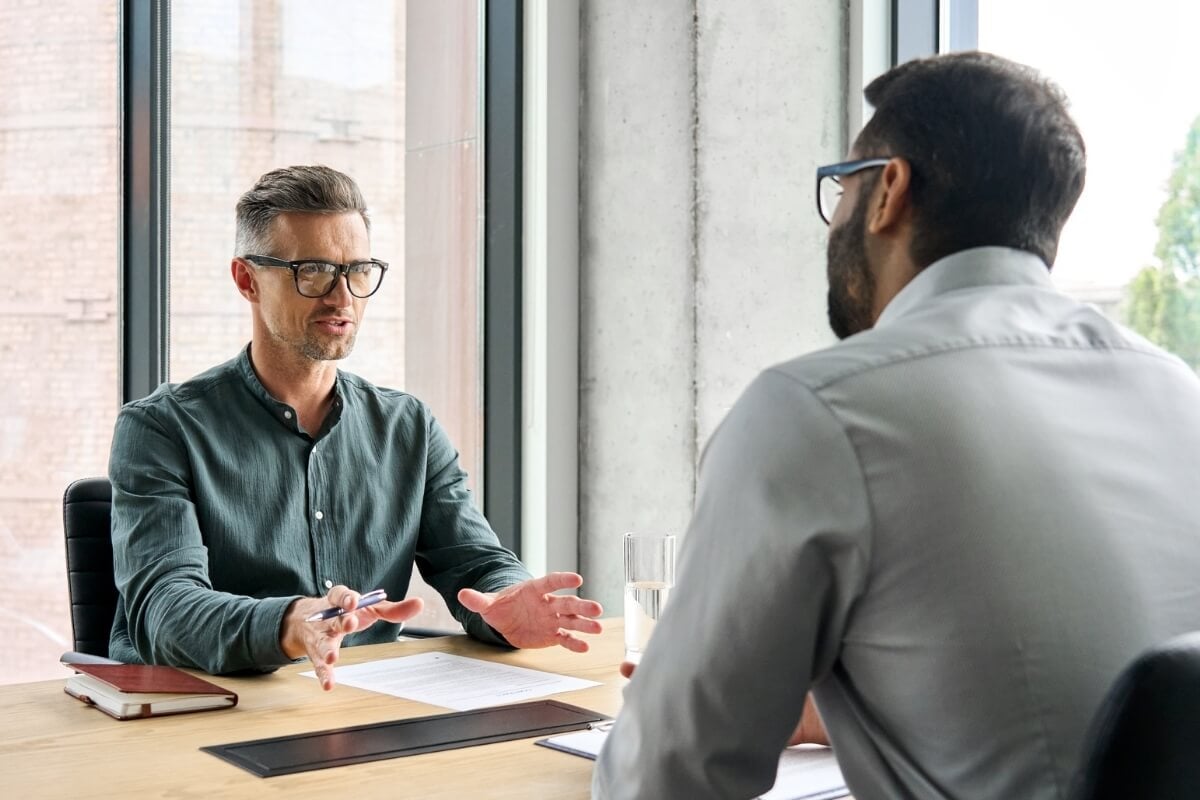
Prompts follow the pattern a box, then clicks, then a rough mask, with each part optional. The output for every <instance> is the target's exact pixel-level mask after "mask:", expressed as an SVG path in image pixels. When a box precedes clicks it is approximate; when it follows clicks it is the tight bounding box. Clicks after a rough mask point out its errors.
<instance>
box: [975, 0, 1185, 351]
mask: <svg viewBox="0 0 1200 800" xmlns="http://www.w3.org/2000/svg"><path fill="white" fill-rule="evenodd" d="M978 13H979V17H978V18H979V47H980V49H983V50H989V51H992V52H994V53H998V54H1000V55H1003V56H1006V57H1008V58H1012V59H1014V60H1016V61H1020V62H1023V63H1026V64H1029V65H1030V66H1033V67H1035V68H1037V69H1038V70H1040V71H1041V72H1043V73H1044V74H1046V75H1048V76H1049V77H1050V78H1052V79H1053V80H1054V81H1056V82H1057V83H1058V84H1059V85H1060V86H1062V88H1063V89H1064V90H1065V91H1066V93H1067V95H1068V96H1069V97H1070V99H1071V110H1072V113H1073V115H1074V117H1075V120H1076V122H1077V123H1078V125H1079V127H1080V129H1081V130H1082V132H1083V137H1084V141H1085V142H1086V144H1087V149H1088V174H1087V185H1086V187H1085V188H1084V192H1083V196H1082V197H1081V198H1080V201H1079V205H1078V206H1077V208H1076V210H1075V213H1074V214H1073V215H1072V217H1071V219H1070V221H1069V222H1068V223H1067V226H1066V228H1065V229H1064V231H1063V238H1062V244H1061V247H1060V249H1059V255H1058V261H1057V263H1056V264H1055V267H1054V272H1053V275H1054V279H1055V282H1056V283H1057V284H1058V285H1059V287H1060V288H1062V289H1063V290H1065V291H1067V292H1069V293H1071V294H1074V295H1076V296H1078V297H1080V298H1081V299H1084V300H1088V301H1090V302H1094V303H1096V304H1097V305H1099V306H1101V307H1102V308H1104V309H1105V310H1106V311H1108V312H1109V313H1110V314H1111V315H1113V316H1114V317H1116V318H1118V319H1120V320H1121V321H1123V322H1126V323H1127V324H1129V325H1131V326H1132V327H1133V328H1134V329H1135V330H1137V331H1138V332H1139V333H1142V334H1143V335H1146V336H1148V337H1149V338H1151V339H1152V340H1154V341H1156V342H1157V343H1158V344H1161V345H1163V346H1164V347H1166V348H1168V349H1170V350H1172V351H1173V352H1175V353H1177V354H1178V355H1180V356H1181V357H1183V358H1184V359H1185V360H1186V361H1188V362H1189V363H1190V364H1191V365H1192V367H1193V368H1200V91H1196V90H1194V80H1193V77H1192V76H1195V75H1197V74H1200V51H1198V50H1197V49H1196V47H1195V42H1194V39H1195V32H1196V31H1197V30H1200V3H1196V2H1195V0H1144V2H1141V3H1138V4H1137V5H1136V6H1132V5H1131V6H1108V5H1102V4H1096V3H1092V2H1087V1H1086V0H978Z"/></svg>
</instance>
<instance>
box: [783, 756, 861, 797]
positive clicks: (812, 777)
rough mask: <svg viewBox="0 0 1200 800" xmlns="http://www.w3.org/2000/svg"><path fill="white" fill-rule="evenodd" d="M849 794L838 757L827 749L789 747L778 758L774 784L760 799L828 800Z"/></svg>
mask: <svg viewBox="0 0 1200 800" xmlns="http://www.w3.org/2000/svg"><path fill="white" fill-rule="evenodd" d="M848 794H850V792H849V790H848V789H847V788H846V781H845V779H843V778H842V771H841V770H840V769H838V763H837V758H835V757H834V755H833V751H832V750H830V749H829V748H828V747H819V746H815V745H811V746H810V745H799V746H798V747H789V748H787V749H786V750H784V751H783V755H781V756H780V757H779V772H778V773H776V775H775V785H774V786H773V787H771V791H769V792H767V793H766V794H764V795H763V796H762V800H799V798H804V800H827V799H828V798H833V797H845V796H846V795H848Z"/></svg>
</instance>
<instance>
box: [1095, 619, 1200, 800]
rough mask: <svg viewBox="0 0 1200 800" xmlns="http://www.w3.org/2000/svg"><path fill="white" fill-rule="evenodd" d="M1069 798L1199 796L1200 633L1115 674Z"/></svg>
mask: <svg viewBox="0 0 1200 800" xmlns="http://www.w3.org/2000/svg"><path fill="white" fill-rule="evenodd" d="M1083 752H1084V760H1083V763H1082V766H1081V768H1080V772H1079V775H1078V776H1077V779H1076V783H1075V787H1074V788H1075V791H1074V797H1075V798H1076V800H1109V799H1110V798H1112V800H1116V798H1122V799H1124V798H1131V797H1137V798H1141V800H1168V798H1172V799H1173V798H1197V797H1200V632H1195V633H1188V634H1184V635H1182V636H1178V637H1176V638H1174V639H1171V640H1170V641H1168V642H1165V643H1163V644H1161V645H1158V646H1156V647H1153V648H1151V649H1150V650H1148V651H1146V652H1145V653H1143V654H1142V655H1141V656H1140V657H1139V658H1138V659H1137V660H1136V661H1134V662H1133V664H1131V665H1130V666H1128V667H1126V669H1125V670H1124V671H1123V672H1122V673H1121V675H1120V676H1119V677H1118V678H1117V680H1116V683H1114V684H1113V687H1112V689H1110V690H1109V693H1108V696H1107V697H1106V698H1105V699H1104V702H1103V703H1102V704H1101V706H1100V710H1099V711H1098V712H1097V714H1096V717H1095V719H1094V720H1093V721H1092V727H1091V730H1090V731H1089V734H1088V739H1087V744H1086V745H1085V748H1084V751H1083Z"/></svg>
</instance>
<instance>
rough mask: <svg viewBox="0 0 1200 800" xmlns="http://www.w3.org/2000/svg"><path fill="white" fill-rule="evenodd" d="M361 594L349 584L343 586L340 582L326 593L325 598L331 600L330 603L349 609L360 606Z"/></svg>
mask: <svg viewBox="0 0 1200 800" xmlns="http://www.w3.org/2000/svg"><path fill="white" fill-rule="evenodd" d="M361 596H362V595H360V594H359V593H358V592H356V591H354V590H353V589H351V588H350V587H349V586H343V585H342V584H340V583H339V584H338V585H337V586H334V587H333V588H332V589H330V590H329V591H328V592H326V593H325V599H326V600H328V601H329V605H331V606H337V607H338V608H344V609H346V610H347V611H351V610H353V609H354V608H355V607H357V606H358V598H359V597H361Z"/></svg>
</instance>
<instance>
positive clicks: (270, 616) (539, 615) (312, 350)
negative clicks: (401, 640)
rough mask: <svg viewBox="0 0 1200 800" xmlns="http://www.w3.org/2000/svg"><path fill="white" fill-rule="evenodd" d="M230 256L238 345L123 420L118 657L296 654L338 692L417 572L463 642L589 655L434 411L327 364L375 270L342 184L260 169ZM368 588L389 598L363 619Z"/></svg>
mask: <svg viewBox="0 0 1200 800" xmlns="http://www.w3.org/2000/svg"><path fill="white" fill-rule="evenodd" d="M236 248H237V249H236V256H235V258H234V259H233V261H232V264H231V271H232V275H233V281H234V283H235V284H236V286H237V289H238V291H239V292H240V293H241V295H242V296H243V297H244V298H245V299H246V300H247V301H248V302H249V305H250V316H251V323H252V333H251V341H250V344H249V345H248V346H247V347H246V348H245V349H244V350H243V351H242V352H241V353H240V354H239V355H238V356H237V357H236V358H234V359H233V360H232V361H229V362H227V363H225V364H222V365H220V366H218V367H214V368H213V369H210V370H209V371H207V372H205V373H203V374H201V375H199V376H197V377H196V378H193V379H192V380H190V381H187V382H186V383H182V384H177V385H164V386H161V387H159V389H157V390H156V391H155V392H154V393H153V394H151V395H150V396H149V397H147V398H145V399H143V400H138V401H135V402H132V403H129V404H128V405H126V406H125V407H124V408H123V409H122V411H121V414H120V416H119V417H118V420H117V425H116V431H115V434H114V437H113V448H112V457H111V460H110V464H109V476H110V479H111V481H112V485H113V507H112V519H113V522H112V535H113V558H114V570H115V577H116V582H117V587H118V589H119V591H120V598H119V601H118V607H117V613H116V619H115V621H114V624H113V632H112V637H111V642H110V655H111V656H112V657H113V658H116V659H118V660H121V661H126V662H143V663H153V664H170V665H176V666H184V667H199V668H201V669H203V670H205V671H207V672H211V673H225V672H232V671H238V670H264V669H272V668H275V667H278V666H280V665H281V664H285V663H288V662H289V661H291V660H293V659H297V658H300V657H304V656H307V657H308V658H309V659H311V660H312V662H313V664H314V666H315V669H316V672H317V677H318V678H319V680H320V682H321V685H322V686H323V687H324V688H325V689H330V688H332V687H333V683H334V678H333V667H334V664H335V663H336V662H337V658H338V650H339V648H340V647H341V645H342V644H343V638H344V637H345V644H348V645H349V644H366V643H374V642H383V641H394V640H395V639H396V636H397V634H398V632H399V631H400V629H401V627H402V625H403V622H404V621H405V620H406V619H409V618H411V617H412V616H413V615H414V614H416V613H417V612H418V611H419V610H420V609H421V600H420V599H419V598H411V599H408V600H402V599H401V598H403V596H404V594H405V592H406V591H407V587H408V583H409V578H410V577H411V574H412V568H413V565H414V563H416V564H417V565H418V566H419V567H420V569H421V573H422V575H423V576H424V577H425V579H426V580H427V581H428V582H429V583H430V584H431V585H432V586H433V587H434V588H435V589H437V590H438V591H439V592H440V593H441V594H442V596H443V597H444V598H445V599H446V602H447V603H448V605H449V607H450V609H451V611H452V612H453V613H454V615H455V617H456V618H457V619H458V620H459V621H460V622H462V623H463V625H464V627H465V628H466V629H467V631H468V632H469V633H470V634H472V635H474V636H476V637H478V638H480V639H482V640H484V641H489V642H493V643H496V644H506V645H512V646H516V647H545V646H549V645H553V644H559V645H562V646H563V647H566V648H568V649H570V650H574V651H580V652H582V651H583V650H586V649H587V644H586V643H585V642H584V641H583V640H581V639H579V638H578V637H577V636H575V635H574V632H576V631H582V632H586V633H597V632H599V630H600V623H599V622H597V621H596V619H595V618H596V617H598V616H599V615H600V613H601V609H600V606H599V604H597V603H595V602H593V601H590V600H584V599H581V598H577V597H572V596H565V595H556V594H553V592H555V591H557V590H560V589H569V588H576V587H578V586H579V585H580V584H581V583H582V579H581V578H580V576H579V575H577V574H574V573H551V574H550V575H547V576H545V577H542V578H538V579H533V578H531V577H530V575H529V573H528V572H527V571H526V569H525V568H524V566H522V564H521V562H520V561H518V560H517V558H516V557H515V556H514V555H513V554H512V553H511V552H509V551H508V550H506V549H505V548H504V547H502V546H501V545H500V543H499V541H498V540H497V538H496V535H495V533H493V532H492V530H491V528H490V527H489V526H488V523H487V521H486V520H485V519H484V518H483V516H482V514H480V512H479V511H478V509H477V508H476V507H475V504H474V502H473V501H472V497H471V493H470V491H469V490H468V488H467V484H466V474H465V473H464V472H463V470H462V469H461V468H460V466H459V464H458V454H457V452H456V451H455V449H454V447H453V446H452V445H451V443H450V441H449V439H448V438H447V436H446V433H445V431H443V430H442V428H441V426H440V425H439V424H438V422H437V420H436V419H435V418H434V416H433V414H432V412H431V410H430V409H429V408H428V407H426V406H425V405H424V404H423V403H421V402H420V401H419V400H417V399H416V398H415V397H413V396H411V395H408V394H405V393H403V392H399V391H395V390H391V389H384V388H380V387H377V386H374V385H372V384H370V383H368V382H367V381H365V380H363V379H362V378H359V377H358V376H355V375H352V374H349V373H346V372H341V371H339V370H338V369H337V361H338V360H339V359H343V358H345V357H346V356H348V355H349V354H350V351H351V350H352V349H353V347H354V340H355V337H356V336H357V334H358V329H359V326H360V325H361V324H362V321H363V314H364V312H365V310H366V306H367V298H369V297H370V296H371V295H372V294H374V293H375V292H376V291H377V290H378V289H379V288H380V286H381V284H382V282H383V278H384V275H385V274H386V273H387V269H388V265H387V263H386V262H384V261H381V260H379V259H377V258H373V257H371V252H370V236H369V220H368V217H367V212H366V204H365V202H364V200H363V197H362V195H361V193H360V192H359V189H358V186H357V185H356V184H355V182H354V181H353V180H352V179H351V178H349V177H348V176H346V175H343V174H341V173H339V172H337V171H335V170H332V169H329V168H327V167H290V168H286V169H278V170H275V171H273V172H269V173H267V174H266V175H264V176H262V178H260V179H259V181H258V183H257V184H256V185H255V186H254V188H253V189H251V190H250V191H249V192H247V193H246V194H245V195H243V196H242V198H241V200H240V201H239V202H238V205H237V244H236ZM376 589H382V590H384V591H385V592H386V595H387V597H388V599H387V600H385V601H383V602H375V603H373V604H371V605H369V606H368V605H366V603H364V605H363V607H361V608H360V607H359V606H358V601H359V598H360V597H361V595H360V592H364V593H365V592H367V591H368V590H376ZM372 600H374V598H372ZM330 608H335V609H337V610H338V612H340V615H338V616H335V615H334V613H338V612H333V613H330V612H329V609H330Z"/></svg>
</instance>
